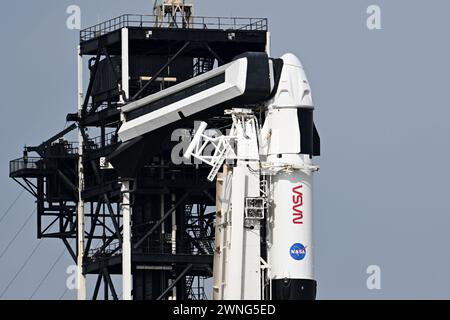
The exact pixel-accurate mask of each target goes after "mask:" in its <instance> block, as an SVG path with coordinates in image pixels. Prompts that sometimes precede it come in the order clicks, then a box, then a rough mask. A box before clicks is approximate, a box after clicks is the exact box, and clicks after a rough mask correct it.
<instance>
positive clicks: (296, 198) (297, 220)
mask: <svg viewBox="0 0 450 320" xmlns="http://www.w3.org/2000/svg"><path fill="white" fill-rule="evenodd" d="M302 189H303V185H299V186H297V187H295V188H293V189H292V192H293V195H292V202H293V207H292V211H293V219H292V222H294V224H303V210H302V209H303V192H302Z"/></svg>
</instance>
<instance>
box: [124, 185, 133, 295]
mask: <svg viewBox="0 0 450 320" xmlns="http://www.w3.org/2000/svg"><path fill="white" fill-rule="evenodd" d="M122 216H123V236H122V239H123V240H122V288H123V300H129V301H130V300H132V294H131V290H132V275H131V206H130V181H123V182H122Z"/></svg>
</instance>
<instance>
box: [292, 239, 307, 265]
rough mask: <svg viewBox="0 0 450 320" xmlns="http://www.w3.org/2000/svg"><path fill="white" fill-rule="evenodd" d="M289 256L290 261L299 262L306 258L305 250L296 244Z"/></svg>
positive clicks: (299, 244) (302, 246)
mask: <svg viewBox="0 0 450 320" xmlns="http://www.w3.org/2000/svg"><path fill="white" fill-rule="evenodd" d="M290 254H291V257H292V259H294V260H297V261H301V260H303V259H305V256H306V248H305V246H304V245H302V244H301V243H296V244H294V245H293V246H292V247H291V250H290Z"/></svg>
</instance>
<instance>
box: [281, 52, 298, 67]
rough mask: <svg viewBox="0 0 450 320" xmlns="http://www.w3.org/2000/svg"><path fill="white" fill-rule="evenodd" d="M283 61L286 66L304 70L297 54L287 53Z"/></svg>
mask: <svg viewBox="0 0 450 320" xmlns="http://www.w3.org/2000/svg"><path fill="white" fill-rule="evenodd" d="M281 59H282V60H283V62H284V64H286V65H289V66H293V67H298V68H303V65H302V62H301V61H300V59H299V58H297V56H296V55H295V54H292V53H286V54H285V55H284V56H282V57H281Z"/></svg>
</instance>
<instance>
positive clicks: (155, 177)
mask: <svg viewBox="0 0 450 320" xmlns="http://www.w3.org/2000/svg"><path fill="white" fill-rule="evenodd" d="M183 3H184V2H183ZM155 7H157V8H158V9H159V11H158V14H155V15H130V14H126V15H122V16H120V17H117V18H114V19H111V20H108V21H106V22H103V23H101V24H98V25H95V26H93V27H90V28H87V29H85V30H82V31H81V32H80V43H79V47H78V48H79V49H78V57H79V58H78V61H79V67H78V79H79V81H78V91H79V97H78V112H76V113H70V114H68V115H67V119H66V120H67V121H68V122H69V123H71V125H70V126H68V127H67V128H66V129H65V130H63V131H62V132H59V133H57V134H55V135H54V136H53V137H51V138H50V139H48V140H46V141H45V142H43V143H42V144H40V145H39V146H35V147H25V150H24V153H23V157H22V158H20V159H17V160H13V161H11V162H10V177H11V178H12V179H14V180H15V181H16V182H18V183H19V184H20V185H21V186H22V187H24V188H25V189H26V190H27V191H28V192H29V193H31V194H32V195H33V196H34V197H35V198H36V205H37V236H38V238H51V239H60V240H62V241H63V243H64V244H65V246H66V247H67V250H68V252H69V253H70V255H71V256H72V258H73V259H74V261H75V262H76V263H77V264H78V265H79V266H80V268H81V272H80V273H79V279H78V281H79V284H80V290H79V296H78V297H79V299H86V298H88V297H87V296H86V291H85V280H86V277H85V276H86V275H97V281H96V284H95V290H94V292H93V294H92V296H89V298H91V297H92V299H94V300H95V299H97V298H98V297H99V292H100V289H101V288H102V284H103V289H104V297H105V299H109V298H113V299H119V297H118V290H117V289H116V288H115V286H114V283H113V281H112V277H111V276H112V275H122V274H123V273H125V274H126V273H127V272H126V270H123V267H122V266H123V263H122V262H123V260H124V259H131V270H129V274H130V275H131V274H132V288H133V291H132V292H131V288H130V292H129V298H132V299H135V300H147V299H205V298H206V294H205V288H204V279H206V278H210V277H212V265H213V256H214V250H215V249H216V248H215V247H214V236H215V226H214V220H215V212H214V210H211V209H210V208H211V207H214V206H215V205H216V185H215V184H214V183H209V182H208V181H207V180H206V179H205V177H206V176H207V175H208V172H209V170H210V169H209V168H208V167H206V166H204V165H201V164H200V165H199V164H197V165H195V164H194V165H184V164H181V165H179V164H178V165H176V164H174V163H173V161H172V154H171V153H172V148H173V146H174V145H175V144H178V143H179V142H178V141H172V140H174V139H173V138H174V136H170V135H169V136H165V137H161V139H160V140H158V141H153V142H152V144H151V150H152V152H151V153H150V152H149V153H146V152H144V153H145V154H146V156H145V157H139V158H130V159H128V161H129V166H130V168H132V169H134V170H137V172H138V174H137V175H136V179H133V180H131V181H130V180H127V181H121V179H120V177H119V175H118V173H117V172H116V171H115V170H114V169H113V168H111V167H110V166H109V165H108V163H107V162H106V161H105V159H107V158H108V156H109V155H111V154H112V153H113V152H114V151H115V150H116V148H117V146H118V142H119V141H118V136H117V131H118V128H119V127H120V125H121V121H122V119H121V115H120V108H121V107H122V106H124V105H126V104H128V103H131V102H133V101H135V100H138V99H140V98H143V97H146V96H148V95H150V94H154V93H156V92H158V91H160V90H162V89H166V88H168V87H170V86H173V85H175V84H178V83H180V82H183V81H186V80H188V79H190V78H192V77H195V76H197V75H200V74H202V73H205V72H207V71H210V70H212V69H213V68H214V67H215V66H221V65H223V64H226V63H228V62H230V61H232V59H233V58H234V57H235V56H238V55H240V54H242V53H244V52H266V51H268V47H269V40H268V39H269V33H268V23H267V19H263V18H207V17H193V16H192V15H191V14H192V11H191V7H189V10H185V9H180V8H182V7H181V6H175V5H174V6H172V7H170V8H172V9H174V8H175V9H174V10H175V11H173V10H172V11H170V10H169V9H168V8H169V6H168V7H165V6H164V5H157V6H155ZM180 10H181V12H182V13H183V12H184V13H189V16H188V17H187V18H186V17H184V18H183V17H182V19H181V21H182V23H181V24H178V23H176V21H177V20H176V19H167V15H171V14H172V13H175V14H180ZM161 17H165V18H164V19H161ZM86 70H88V73H89V83H88V85H87V86H86V87H83V71H84V72H85V71H86ZM228 120H229V119H228ZM210 123H215V124H217V127H218V128H222V129H225V128H223V124H224V123H227V124H228V123H229V121H225V122H224V119H223V117H214V118H212V119H210ZM180 129H181V128H180ZM185 129H186V132H191V133H192V132H193V131H194V130H193V129H194V128H185ZM76 130H78V133H79V141H78V142H70V141H68V138H66V136H67V135H69V134H70V133H71V132H72V133H73V132H75V131H76ZM177 138H180V137H179V136H177ZM188 143H189V141H188ZM181 156H182V155H181V154H180V157H181ZM131 212H132V214H131ZM128 219H130V221H128ZM124 234H125V235H127V234H128V235H132V236H131V242H130V243H127V241H126V238H127V237H124ZM71 239H75V240H76V243H77V245H76V246H75V247H74V246H73V245H71V243H70V242H69V241H70V240H71ZM130 280H131V277H130ZM124 283H126V281H124ZM126 295H128V292H127V288H124V298H127V297H126Z"/></svg>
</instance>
